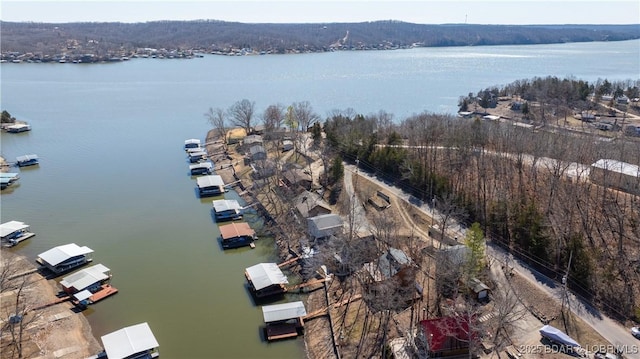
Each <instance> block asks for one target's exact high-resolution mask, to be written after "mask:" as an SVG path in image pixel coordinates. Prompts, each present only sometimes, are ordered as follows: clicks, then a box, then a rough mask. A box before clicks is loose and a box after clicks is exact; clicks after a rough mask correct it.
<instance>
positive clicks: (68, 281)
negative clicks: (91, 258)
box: [60, 264, 110, 290]
mask: <svg viewBox="0 0 640 359" xmlns="http://www.w3.org/2000/svg"><path fill="white" fill-rule="evenodd" d="M109 271H110V269H109V268H107V267H105V266H104V265H102V264H96V265H94V266H91V267H89V268H85V269H83V270H80V271H78V272H75V273H73V274H70V275H68V276H66V277H64V278H62V280H61V281H60V285H62V286H63V287H65V288H72V287H73V288H75V289H76V290H83V289H85V288H87V287H88V286H90V285H92V284H94V283H97V282H100V281H103V280H105V279H107V278H109V274H108V273H109Z"/></svg>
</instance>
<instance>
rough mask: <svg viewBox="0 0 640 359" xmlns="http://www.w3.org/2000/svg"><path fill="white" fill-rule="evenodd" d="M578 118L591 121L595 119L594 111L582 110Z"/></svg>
mask: <svg viewBox="0 0 640 359" xmlns="http://www.w3.org/2000/svg"><path fill="white" fill-rule="evenodd" d="M580 119H581V120H582V121H584V122H593V121H595V120H596V113H595V112H593V111H582V112H581V113H580Z"/></svg>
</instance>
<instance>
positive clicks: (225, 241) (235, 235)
mask: <svg viewBox="0 0 640 359" xmlns="http://www.w3.org/2000/svg"><path fill="white" fill-rule="evenodd" d="M219 229H220V238H221V243H222V248H223V249H228V248H237V247H244V246H250V247H252V248H253V247H254V244H253V241H254V240H256V239H258V237H256V232H255V231H254V230H253V229H252V228H251V227H250V226H249V224H248V223H245V222H242V223H230V224H225V225H223V226H220V227H219Z"/></svg>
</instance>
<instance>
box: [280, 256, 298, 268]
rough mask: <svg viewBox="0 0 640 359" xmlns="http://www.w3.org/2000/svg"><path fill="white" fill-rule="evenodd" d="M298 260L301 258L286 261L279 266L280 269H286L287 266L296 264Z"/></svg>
mask: <svg viewBox="0 0 640 359" xmlns="http://www.w3.org/2000/svg"><path fill="white" fill-rule="evenodd" d="M298 259H300V257H293V258H291V259H289V260H286V261H284V262H282V263H280V264H278V267H280V268H282V267H286V266H288V265H289V264H291V263H294V262H296V261H297V260H298Z"/></svg>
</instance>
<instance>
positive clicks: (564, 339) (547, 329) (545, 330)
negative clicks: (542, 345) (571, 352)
mask: <svg viewBox="0 0 640 359" xmlns="http://www.w3.org/2000/svg"><path fill="white" fill-rule="evenodd" d="M540 335H542V336H543V337H545V338H548V339H550V340H552V341H554V342H556V343H559V344H562V345H565V346H568V347H579V346H580V344H578V342H576V341H575V340H573V338H571V337H570V336H568V335H566V334H565V333H563V332H562V331H561V330H560V329H558V328H555V327H552V326H550V325H545V326H544V327H542V328H540Z"/></svg>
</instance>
